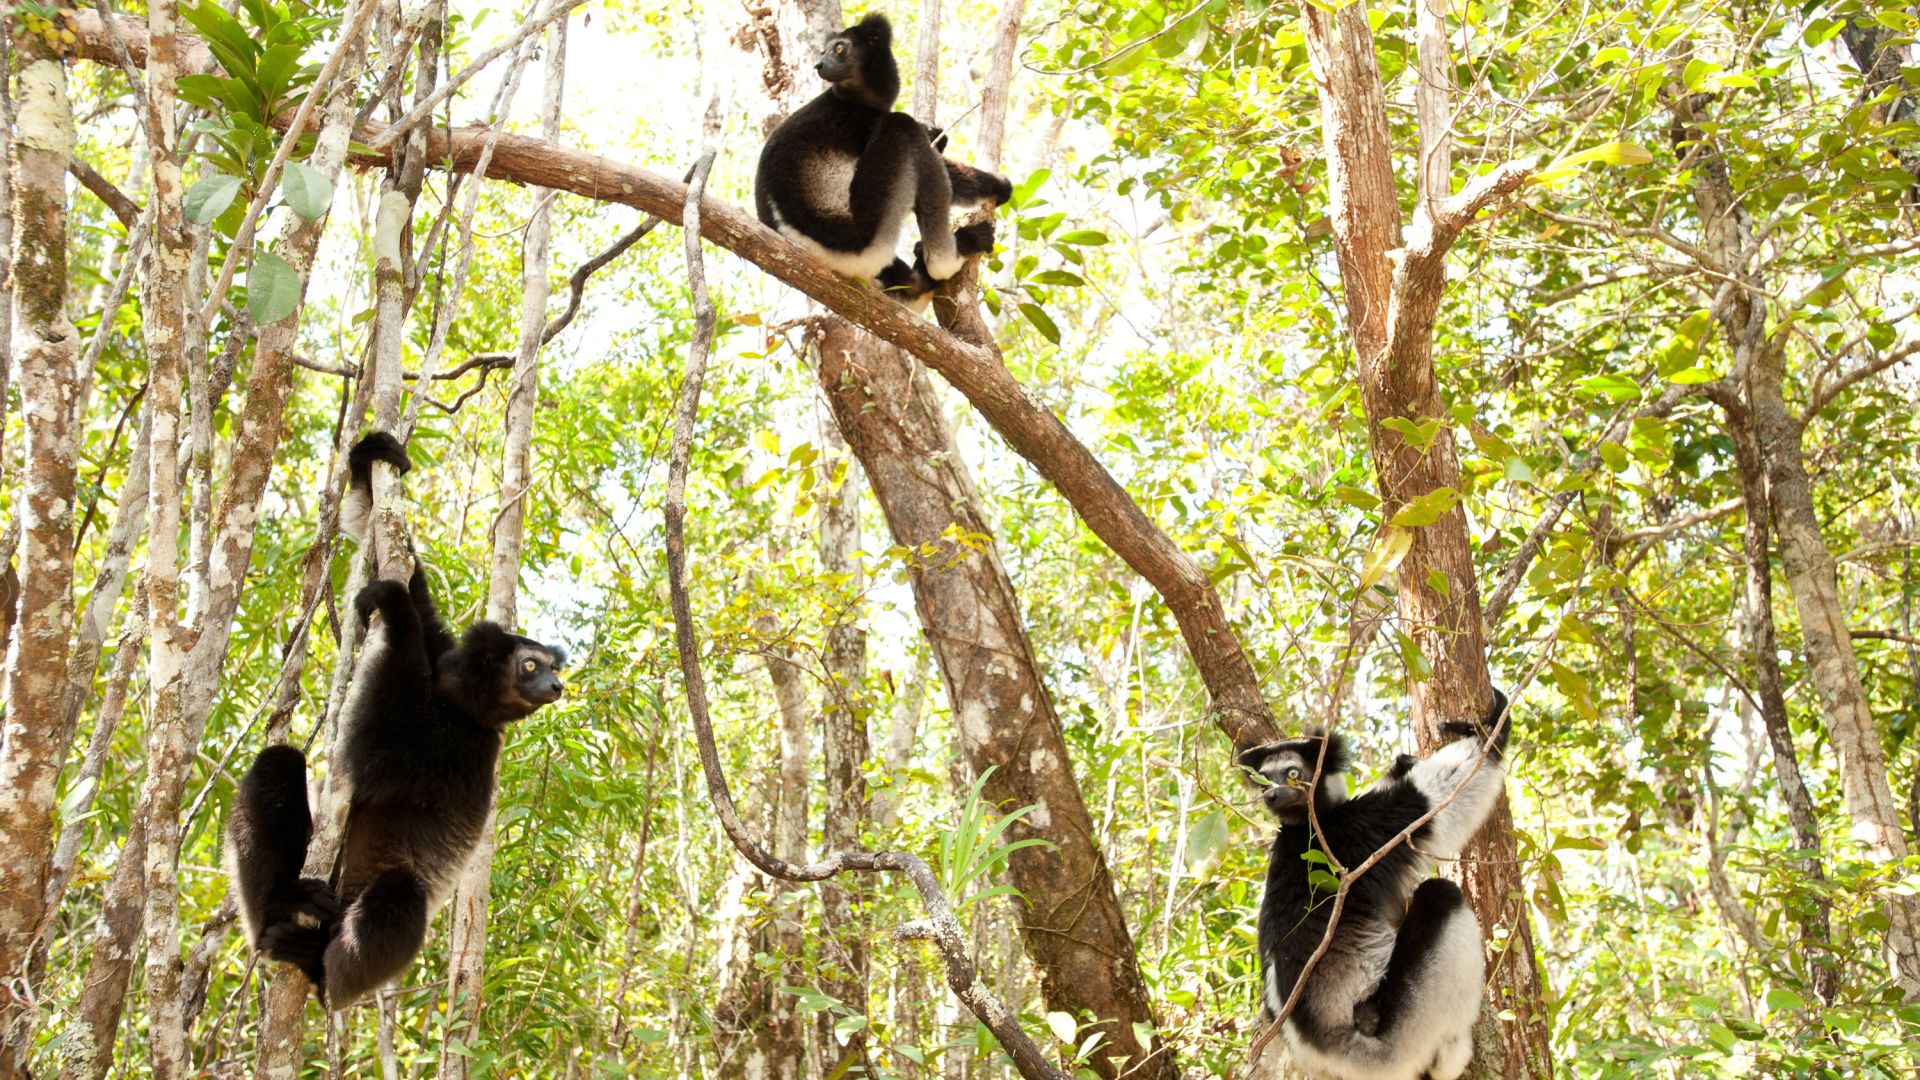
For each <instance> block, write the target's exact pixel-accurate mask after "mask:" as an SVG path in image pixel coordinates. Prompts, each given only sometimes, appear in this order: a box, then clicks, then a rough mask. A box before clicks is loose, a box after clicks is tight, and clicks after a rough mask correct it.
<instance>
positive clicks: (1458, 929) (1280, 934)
mask: <svg viewBox="0 0 1920 1080" xmlns="http://www.w3.org/2000/svg"><path fill="white" fill-rule="evenodd" d="M1506 713H1507V699H1506V697H1505V696H1504V695H1502V694H1499V693H1498V692H1497V691H1496V692H1495V695H1494V704H1493V708H1492V709H1491V711H1490V712H1489V714H1488V716H1487V719H1486V730H1487V732H1492V731H1495V730H1497V731H1498V735H1497V736H1496V737H1495V740H1494V747H1495V749H1494V752H1493V753H1491V754H1489V755H1487V757H1486V759H1485V760H1484V761H1482V760H1480V756H1481V755H1480V749H1481V746H1482V745H1483V738H1484V733H1483V732H1482V731H1481V729H1480V728H1478V727H1476V726H1475V725H1473V724H1470V723H1451V724H1447V725H1445V726H1444V727H1443V729H1442V730H1443V731H1445V732H1446V733H1447V734H1448V735H1450V736H1452V737H1453V740H1454V741H1452V742H1450V743H1448V744H1447V745H1446V746H1444V747H1442V748H1441V749H1439V750H1438V751H1436V752H1435V753H1434V754H1433V755H1432V756H1431V757H1427V758H1415V757H1412V756H1411V755H1408V754H1402V755H1400V756H1399V758H1397V759H1396V760H1395V762H1394V765H1393V767H1392V768H1391V769H1390V770H1389V771H1388V773H1387V774H1386V775H1385V776H1383V777H1381V778H1380V780H1379V781H1377V782H1376V783H1375V784H1374V785H1373V786H1372V787H1371V788H1368V789H1367V791H1366V793H1365V794H1362V795H1359V796H1356V797H1354V798H1352V799H1348V798H1346V797H1345V796H1346V778H1345V776H1344V773H1345V772H1346V770H1347V768H1348V766H1349V764H1350V763H1351V753H1350V750H1349V748H1348V746H1347V742H1346V740H1345V739H1343V738H1341V737H1340V736H1339V735H1335V736H1333V737H1332V741H1331V742H1330V743H1329V744H1328V745H1327V748H1326V761H1325V763H1324V768H1323V769H1322V771H1321V776H1320V782H1319V785H1318V787H1317V788H1315V789H1314V791H1315V794H1314V816H1315V817H1317V818H1318V820H1319V823H1320V828H1321V831H1322V833H1323V835H1324V837H1325V841H1326V848H1327V849H1330V850H1331V851H1332V852H1333V855H1334V857H1335V858H1337V859H1338V860H1339V861H1340V864H1341V865H1342V866H1344V867H1346V868H1348V869H1349V870H1351V869H1352V868H1354V867H1357V866H1359V865H1360V864H1361V863H1363V862H1365V861H1366V860H1367V859H1368V858H1369V857H1371V856H1372V855H1373V853H1374V852H1375V851H1376V850H1378V849H1379V848H1380V847H1381V846H1382V845H1384V844H1386V843H1387V842H1388V841H1389V840H1391V839H1392V838H1393V837H1394V836H1396V835H1397V834H1398V833H1399V832H1400V831H1401V830H1402V829H1404V828H1406V827H1407V826H1408V825H1411V824H1412V823H1413V822H1415V821H1417V820H1419V818H1420V817H1422V816H1423V815H1425V814H1426V813H1427V811H1428V810H1429V809H1431V808H1432V807H1433V806H1435V805H1437V804H1439V803H1441V802H1443V801H1445V800H1446V799H1448V798H1449V797H1451V798H1452V800H1453V801H1452V802H1450V803H1447V804H1446V806H1445V807H1444V808H1443V809H1441V810H1440V811H1439V813H1437V814H1435V815H1434V817H1433V819H1432V820H1430V821H1428V822H1427V823H1426V824H1425V825H1422V826H1420V828H1418V829H1416V830H1415V831H1414V832H1413V834H1412V837H1411V841H1410V842H1407V843H1402V844H1400V845H1399V846H1397V847H1395V848H1394V849H1393V850H1392V851H1390V852H1388V853H1387V855H1386V856H1385V857H1384V858H1382V859H1381V860H1380V861H1379V862H1378V863H1376V864H1374V866H1373V867H1372V869H1370V870H1368V871H1367V872H1366V873H1365V874H1363V875H1361V876H1360V877H1359V878H1357V879H1355V880H1354V882H1353V884H1352V886H1351V887H1350V888H1349V889H1348V891H1347V899H1346V905H1345V909H1344V910H1343V911H1342V913H1341V916H1340V925H1339V928H1338V929H1337V930H1335V932H1334V937H1333V942H1332V944H1331V945H1330V946H1329V947H1328V949H1327V952H1326V955H1325V956H1323V957H1321V959H1320V963H1319V964H1318V965H1317V966H1316V967H1315V968H1314V970H1313V972H1312V974H1311V975H1309V976H1308V982H1307V987H1306V991H1305V992H1304V993H1303V994H1302V995H1301V998H1300V1001H1299V1003H1298V1005H1296V1006H1295V1008H1294V1011H1293V1012H1292V1013H1291V1014H1289V1015H1288V1017H1287V1020H1286V1023H1285V1024H1284V1025H1283V1026H1282V1034H1283V1035H1284V1036H1285V1038H1286V1042H1287V1045H1288V1047H1289V1049H1290V1050H1291V1052H1292V1054H1293V1060H1294V1063H1295V1064H1296V1065H1298V1066H1299V1067H1300V1069H1301V1070H1302V1071H1303V1072H1305V1073H1306V1074H1307V1075H1308V1076H1309V1077H1313V1078H1315V1080H1420V1078H1423V1077H1424V1078H1427V1080H1453V1078H1454V1077H1457V1076H1459V1075H1460V1074H1461V1073H1462V1072H1464V1071H1465V1070H1466V1067H1467V1063H1468V1062H1469V1061H1470V1060H1471V1059H1472V1057H1473V1035H1472V1031H1473V1022H1474V1019H1475V1018H1476V1017H1477V1016H1478V1015H1479V1012H1480V1001H1481V989H1482V984H1483V982H1484V979H1485V969H1484V966H1483V961H1482V958H1481V951H1480V925H1479V923H1478V921H1477V920H1475V918H1474V915H1473V910H1472V909H1471V908H1469V907H1468V906H1467V903H1466V899H1465V897H1463V896H1462V895H1461V893H1460V888H1459V886H1457V885H1455V884H1454V883H1453V882H1451V881H1447V880H1445V879H1443V878H1433V877H1430V876H1429V875H1430V874H1432V872H1433V867H1434V862H1435V860H1436V859H1450V858H1454V857H1456V856H1458V855H1459V854H1460V850H1461V849H1462V848H1463V847H1465V846H1466V843H1467V841H1468V840H1470V839H1471V838H1472V837H1473V834H1474V833H1475V831H1477V830H1478V829H1479V828H1480V825H1481V823H1482V822H1483V821H1485V820H1486V818H1487V815H1488V814H1489V813H1491V812H1492V810H1493V807H1494V805H1495V803H1496V802H1497V801H1498V800H1499V796H1500V792H1501V790H1502V788H1503V786H1504V783H1505V770H1504V767H1503V763H1502V753H1503V752H1504V750H1505V748H1506V744H1507V731H1508V728H1509V726H1510V725H1509V724H1508V722H1507V719H1506ZM1320 744H1321V739H1320V738H1319V737H1318V736H1309V737H1306V738H1300V739H1290V740H1286V741H1283V742H1277V743H1269V744H1267V745H1265V746H1260V747H1256V748H1254V749H1252V750H1248V751H1247V752H1245V753H1243V754H1242V755H1241V756H1240V764H1241V765H1243V766H1245V767H1246V768H1249V769H1252V770H1253V771H1254V772H1256V773H1258V774H1259V775H1260V777H1261V778H1262V779H1263V780H1264V781H1265V782H1266V783H1267V785H1268V786H1267V788H1266V790H1265V791H1264V792H1262V798H1263V800H1264V802H1265V803H1266V806H1267V809H1268V810H1270V811H1272V813H1273V814H1274V816H1275V817H1277V818H1278V819H1279V820H1280V831H1279V833H1278V835H1276V836H1275V837H1274V841H1273V852H1272V856H1271V858H1270V859H1269V861H1268V865H1267V882H1266V894H1265V896H1264V897H1263V898H1262V900H1261V902H1260V934H1259V945H1260V961H1261V968H1262V973H1263V976H1264V977H1263V987H1264V991H1263V994H1262V999H1263V1002H1262V1004H1263V1007H1262V1009H1261V1014H1262V1016H1263V1018H1265V1019H1267V1020H1270V1019H1271V1018H1272V1017H1273V1016H1275V1015H1277V1014H1278V1013H1279V1011H1280V1008H1281V1006H1282V1005H1284V1004H1285V1002H1286V1000H1287V998H1288V996H1289V995H1290V994H1292V992H1293V988H1294V984H1295V983H1296V982H1298V981H1299V978H1300V973H1301V971H1302V970H1303V969H1304V968H1305V966H1306V962H1307V959H1308V957H1310V956H1312V955H1313V951H1314V950H1315V949H1316V948H1318V947H1319V944H1320V939H1321V937H1322V936H1323V935H1324V934H1325V933H1326V929H1327V919H1328V916H1329V913H1330V912H1331V910H1332V906H1333V893H1332V886H1330V885H1328V886H1326V887H1324V888H1320V889H1318V890H1316V888H1315V887H1314V886H1313V885H1312V884H1311V883H1309V881H1308V875H1309V874H1310V872H1311V871H1313V870H1314V869H1316V868H1321V869H1324V868H1325V866H1324V864H1322V863H1318V862H1313V861H1309V860H1308V859H1307V857H1306V856H1307V854H1308V852H1310V851H1318V850H1321V847H1320V845H1317V844H1315V843H1314V840H1313V836H1312V831H1311V828H1310V826H1309V824H1308V816H1307V797H1308V796H1307V793H1308V790H1309V780H1310V778H1311V777H1312V776H1313V770H1314V762H1315V761H1316V759H1317V757H1318V755H1319V753H1320ZM1476 762H1477V763H1478V769H1477V770H1476V769H1475V764H1476ZM1455 789H1459V793H1458V794H1457V795H1456V794H1455Z"/></svg>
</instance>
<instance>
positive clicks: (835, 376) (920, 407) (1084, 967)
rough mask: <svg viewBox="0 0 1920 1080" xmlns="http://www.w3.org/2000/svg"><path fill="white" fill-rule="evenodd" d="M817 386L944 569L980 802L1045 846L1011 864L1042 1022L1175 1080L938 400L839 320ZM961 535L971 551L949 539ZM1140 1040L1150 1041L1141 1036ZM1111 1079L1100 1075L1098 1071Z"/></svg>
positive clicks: (952, 665)
mask: <svg viewBox="0 0 1920 1080" xmlns="http://www.w3.org/2000/svg"><path fill="white" fill-rule="evenodd" d="M819 378H820V385H821V387H822V388H823V389H824V390H825V391H826V393H827V397H828V400H829V401H830V402H831V403H832V405H833V410H834V415H835V416H836V417H837V418H838V419H839V423H840V430H841V431H842V433H844V434H845V436H846V438H847V441H848V443H849V444H850V445H851V446H852V447H853V451H854V453H855V455H856V456H858V457H859V458H860V463H861V465H862V467H863V468H864V469H865V470H866V473H867V476H868V478H869V480H870V481H871V482H872V484H873V488H874V494H875V496H876V497H877V498H878V500H879V502H880V506H881V509H882V510H883V511H884V512H885V514H886V518H887V525H888V528H889V530H890V531H891V533H892V535H893V541H894V543H896V544H899V545H902V546H905V547H908V548H913V549H917V548H920V547H921V546H922V545H931V546H932V547H933V549H934V551H935V554H933V555H930V556H925V557H919V558H916V560H915V563H914V566H913V568H912V570H911V571H910V579H911V582H912V585H913V592H914V605H915V608H916V610H917V611H918V612H919V615H920V621H921V625H922V626H923V627H925V629H926V634H927V638H928V643H929V646H930V648H931V649H932V650H933V654H934V657H935V659H936V661H937V663H938V664H939V667H940V672H941V676H942V678H943V679H944V680H945V682H946V685H947V692H948V696H949V698H950V700H951V702H952V707H953V714H954V725H955V727H956V728H957V730H958V732H959V737H960V740H961V743H962V747H963V749H964V751H965V753H966V756H967V761H968V764H969V765H970V766H971V768H972V771H973V774H974V775H975V776H979V775H982V774H984V773H985V772H986V771H987V770H988V769H989V768H991V769H993V770H994V771H993V775H992V777H991V778H989V779H988V781H987V785H986V788H985V795H986V797H987V798H988V799H989V800H991V801H992V802H993V803H994V804H995V805H996V806H998V807H1000V808H1001V810H1002V811H1003V812H1005V811H1011V810H1013V809H1015V808H1017V807H1022V806H1033V807H1035V809H1034V811H1033V812H1032V813H1031V814H1029V815H1027V816H1026V817H1025V818H1023V819H1021V820H1020V821H1019V822H1018V823H1017V824H1016V825H1015V826H1014V827H1013V828H1012V829H1011V830H1009V832H1008V834H1007V839H1008V840H1009V841H1011V840H1018V839H1026V838H1029V837H1033V838H1038V839H1042V840H1045V841H1047V842H1048V845H1049V846H1040V847H1029V848H1024V849H1022V850H1020V851H1017V852H1014V853H1013V855H1012V856H1011V858H1010V860H1009V864H1008V870H1007V877H1008V881H1009V882H1010V883H1011V884H1012V885H1013V886H1014V887H1015V888H1016V889H1018V890H1020V897H1021V898H1020V899H1019V900H1018V901H1016V902H1017V903H1018V904H1019V906H1020V914H1021V935H1022V943H1023V944H1024V945H1025V947H1026V952H1027V955H1028V957H1029V958H1030V959H1031V960H1032V962H1033V966H1034V969H1035V971H1036V972H1037V973H1038V974H1039V976H1040V984H1041V994H1042V996H1043V997H1044V998H1045V1000H1046V1003H1047V1007H1048V1008H1049V1009H1053V1010H1060V1011H1064V1012H1068V1013H1071V1014H1074V1015H1076V1016H1078V1015H1080V1014H1081V1013H1082V1011H1083V1010H1084V1011H1085V1012H1087V1013H1090V1014H1091V1015H1092V1016H1094V1017H1096V1018H1098V1019H1097V1021H1095V1022H1094V1025H1093V1026H1097V1027H1098V1029H1099V1030H1101V1031H1103V1032H1104V1033H1105V1034H1106V1036H1107V1040H1106V1049H1107V1052H1108V1053H1109V1054H1111V1055H1113V1056H1114V1057H1116V1058H1120V1059H1123V1060H1124V1061H1125V1062H1127V1064H1126V1065H1124V1066H1123V1068H1124V1069H1126V1070H1128V1071H1127V1075H1128V1076H1130V1077H1171V1076H1173V1075H1175V1070H1174V1067H1173V1062H1172V1058H1171V1055H1168V1054H1165V1053H1156V1051H1157V1050H1158V1040H1157V1039H1151V1038H1150V1039H1149V1041H1148V1044H1147V1045H1142V1042H1141V1040H1140V1038H1139V1036H1138V1035H1137V1034H1136V1027H1135V1025H1146V1026H1147V1027H1151V1025H1152V1024H1153V1022H1154V1020H1153V1011H1152V1008H1151V1006H1150V1005H1149V1003H1148V1001H1147V996H1146V988H1145V985H1144V983H1143V982H1142V981H1141V977H1140V971H1139V968H1138V966H1137V964H1136V962H1135V960H1134V949H1133V940H1132V937H1131V935H1130V934H1129V933H1128V930H1127V923H1126V918H1125V914H1124V913H1123V912H1122V910H1121V908H1120V904H1119V901H1118V899H1117V898H1116V896H1115V894H1114V885H1113V879H1112V877H1111V876H1110V875H1109V874H1108V872H1107V868H1106V862H1105V860H1104V858H1103V857H1102V856H1101V853H1100V850H1099V848H1098V846H1097V845H1096V844H1095V842H1094V832H1093V823H1092V820H1091V817H1090V815H1089V814H1088V813H1087V808H1086V805H1085V803H1084V802H1083V801H1082V799H1081V795H1080V788H1079V785H1078V783H1077V782H1076V781H1075V779H1074V775H1073V768H1072V764H1071V759H1070V757H1069V756H1068V752H1067V747H1066V743H1065V741H1064V739H1063V738H1062V736H1061V733H1060V721H1059V718H1058V717H1057V716H1056V715H1055V714H1054V711H1053V700H1052V697H1051V695H1050V694H1049V693H1048V692H1047V688H1046V686H1045V684H1044V683H1043V682H1042V680H1041V677H1040V669H1039V664H1038V661H1037V660H1036V659H1035V657H1034V655H1033V650H1032V646H1031V643H1030V642H1029V641H1028V640H1027V636H1026V631H1025V628H1024V625H1023V623H1022V621H1021V618H1020V609H1019V603H1018V600H1017V598H1016V596H1015V593H1014V590H1013V583H1012V581H1011V580H1009V579H1008V577H1007V574H1006V570H1005V568H1004V567H1003V566H1002V565H1001V563H1000V559H999V555H998V552H997V549H996V547H995V545H994V543H993V542H992V539H991V528H992V527H991V525H990V524H989V523H988V521H987V519H986V515H985V513H984V511H983V509H982V507H981V505H980V503H979V500H978V498H977V497H976V495H975V494H974V490H973V483H972V480H971V479H970V478H969V477H968V476H967V474H966V471H965V468H964V466H963V465H962V464H961V459H960V455H959V452H958V449H957V447H955V445H954V443H953V440H952V435H951V433H950V432H949V430H948V428H947V424H946V419H945V417H944V415H943V414H942V413H941V411H940V407H939V403H938V399H937V398H936V397H935V396H934V394H933V387H932V385H931V383H929V382H928V380H927V377H926V374H925V373H924V372H923V371H915V370H914V369H913V368H912V367H911V366H910V362H909V361H908V359H907V357H905V356H904V355H902V354H901V353H900V352H899V351H898V350H896V349H892V348H886V347H884V346H878V343H876V342H873V340H872V339H871V338H868V337H866V335H864V334H862V333H861V332H860V331H858V330H856V329H854V328H853V327H850V326H848V325H847V324H845V323H841V322H839V321H837V320H835V321H832V322H830V323H829V325H828V329H827V331H826V333H825V335H824V340H823V341H822V342H821V346H820V368H819ZM955 528H957V529H958V530H959V533H960V535H961V536H963V537H964V538H965V542H957V541H954V540H951V539H949V538H948V530H949V529H955ZM1141 1030H1145V1029H1144V1028H1143V1029H1141ZM1094 1064H1095V1065H1096V1067H1098V1068H1099V1069H1100V1071H1101V1074H1102V1075H1104V1076H1112V1075H1115V1074H1116V1070H1114V1069H1113V1068H1112V1067H1111V1066H1110V1065H1108V1064H1107V1063H1106V1060H1105V1059H1104V1058H1102V1059H1101V1060H1099V1061H1097V1062H1095V1063H1094Z"/></svg>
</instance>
